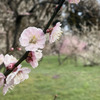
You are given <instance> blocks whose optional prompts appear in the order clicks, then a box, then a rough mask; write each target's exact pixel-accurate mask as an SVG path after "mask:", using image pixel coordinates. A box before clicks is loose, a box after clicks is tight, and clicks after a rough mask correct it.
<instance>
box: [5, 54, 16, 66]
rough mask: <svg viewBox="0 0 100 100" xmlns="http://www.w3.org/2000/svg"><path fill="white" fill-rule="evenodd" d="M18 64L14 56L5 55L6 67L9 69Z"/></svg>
mask: <svg viewBox="0 0 100 100" xmlns="http://www.w3.org/2000/svg"><path fill="white" fill-rule="evenodd" d="M16 62H17V59H16V58H15V57H13V56H12V55H8V54H6V55H5V57H4V64H5V67H8V66H9V65H10V64H14V63H16Z"/></svg>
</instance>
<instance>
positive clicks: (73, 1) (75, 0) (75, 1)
mask: <svg viewBox="0 0 100 100" xmlns="http://www.w3.org/2000/svg"><path fill="white" fill-rule="evenodd" d="M68 2H69V3H75V4H78V3H79V2H80V0H68Z"/></svg>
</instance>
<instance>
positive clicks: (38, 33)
mask: <svg viewBox="0 0 100 100" xmlns="http://www.w3.org/2000/svg"><path fill="white" fill-rule="evenodd" d="M19 41H20V44H21V46H23V47H25V50H26V51H36V50H38V49H39V48H40V49H43V48H44V45H45V41H46V38H45V35H44V33H43V30H42V29H40V28H36V27H28V28H26V29H25V30H24V31H23V32H22V34H21V36H20V38H19Z"/></svg>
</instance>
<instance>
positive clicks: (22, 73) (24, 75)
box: [3, 65, 31, 95]
mask: <svg viewBox="0 0 100 100" xmlns="http://www.w3.org/2000/svg"><path fill="white" fill-rule="evenodd" d="M30 71H31V70H30V69H29V68H21V65H19V66H18V67H17V70H15V71H13V72H12V73H11V74H9V75H8V76H7V78H6V84H5V86H4V88H3V94H4V95H5V94H6V93H7V91H8V90H9V89H13V87H14V86H15V85H17V84H19V83H20V82H22V81H24V80H26V79H28V78H29V75H28V74H29V73H30Z"/></svg>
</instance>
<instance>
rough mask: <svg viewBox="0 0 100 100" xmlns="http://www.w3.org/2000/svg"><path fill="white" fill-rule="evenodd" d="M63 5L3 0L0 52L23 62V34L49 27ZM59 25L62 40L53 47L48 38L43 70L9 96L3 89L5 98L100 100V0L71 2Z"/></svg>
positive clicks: (0, 2)
mask: <svg viewBox="0 0 100 100" xmlns="http://www.w3.org/2000/svg"><path fill="white" fill-rule="evenodd" d="M58 4H59V0H0V53H3V54H6V53H9V54H13V55H15V56H16V57H17V58H20V57H21V56H22V55H23V54H24V52H25V50H24V48H22V47H21V46H20V44H19V37H20V34H21V33H22V31H23V30H24V29H25V28H27V27H29V26H35V27H39V28H42V29H44V27H45V25H46V24H47V23H48V20H49V19H50V18H51V16H52V14H53V12H54V9H55V8H56V7H57V6H58ZM57 22H61V23H62V30H63V35H62V37H61V38H60V39H59V40H58V41H57V42H55V43H53V44H50V43H49V36H48V34H46V37H47V41H46V45H45V48H44V50H43V55H44V57H43V59H42V60H41V61H40V65H39V67H38V68H36V69H34V70H32V72H31V75H30V78H29V79H28V80H26V81H25V82H23V83H21V84H20V85H18V86H16V87H15V89H14V90H13V91H11V92H9V93H8V94H7V96H5V97H3V96H2V93H1V89H0V100H4V99H7V100H14V99H15V100H20V99H23V98H24V100H99V98H100V94H99V93H100V88H99V84H100V74H99V73H100V68H99V66H100V0H80V3H79V4H69V3H68V1H67V0H65V3H64V5H63V6H62V8H61V9H60V11H59V13H58V14H57V16H56V17H55V19H54V20H53V22H52V24H51V26H50V27H53V26H54V25H55V24H56V23H57ZM23 65H24V66H29V65H28V64H26V63H25V62H23ZM29 67H30V66H29ZM56 95H57V96H56ZM1 96H2V97H1ZM55 96H56V97H55ZM54 98H55V99H54Z"/></svg>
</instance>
